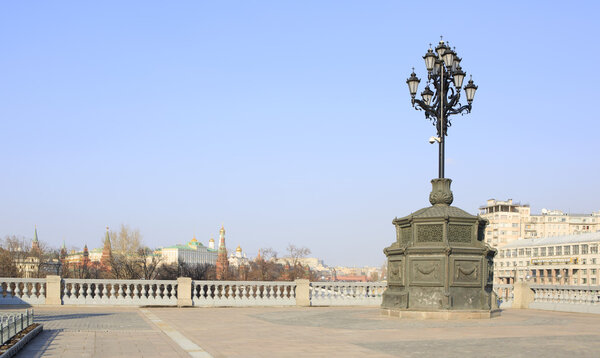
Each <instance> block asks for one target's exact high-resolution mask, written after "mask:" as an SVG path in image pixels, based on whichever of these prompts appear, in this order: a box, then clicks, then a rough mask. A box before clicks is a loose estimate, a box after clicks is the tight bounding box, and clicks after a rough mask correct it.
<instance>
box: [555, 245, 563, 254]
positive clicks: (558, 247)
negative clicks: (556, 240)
mask: <svg viewBox="0 0 600 358" xmlns="http://www.w3.org/2000/svg"><path fill="white" fill-rule="evenodd" d="M556 255H562V246H557V247H556Z"/></svg>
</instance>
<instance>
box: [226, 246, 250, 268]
mask: <svg viewBox="0 0 600 358" xmlns="http://www.w3.org/2000/svg"><path fill="white" fill-rule="evenodd" d="M228 260H229V265H231V266H233V267H240V266H246V265H248V263H249V262H250V260H249V259H248V257H247V256H246V254H245V253H244V252H243V251H242V247H241V246H240V245H238V247H237V248H236V249H235V253H232V254H231V255H229V259H228Z"/></svg>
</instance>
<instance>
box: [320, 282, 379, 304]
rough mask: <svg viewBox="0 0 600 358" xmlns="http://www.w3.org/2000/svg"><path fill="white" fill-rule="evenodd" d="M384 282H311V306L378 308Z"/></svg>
mask: <svg viewBox="0 0 600 358" xmlns="http://www.w3.org/2000/svg"><path fill="white" fill-rule="evenodd" d="M386 287H387V283H385V282H311V283H310V302H311V306H378V305H381V300H382V295H383V291H385V289H386Z"/></svg>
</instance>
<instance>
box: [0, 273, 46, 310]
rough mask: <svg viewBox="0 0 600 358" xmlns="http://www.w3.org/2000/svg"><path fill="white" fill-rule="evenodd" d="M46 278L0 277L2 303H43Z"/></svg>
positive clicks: (0, 298) (0, 300) (44, 300)
mask: <svg viewBox="0 0 600 358" xmlns="http://www.w3.org/2000/svg"><path fill="white" fill-rule="evenodd" d="M45 303H46V279H44V278H0V305H43V304H45Z"/></svg>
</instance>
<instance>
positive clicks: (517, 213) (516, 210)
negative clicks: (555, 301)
mask: <svg viewBox="0 0 600 358" xmlns="http://www.w3.org/2000/svg"><path fill="white" fill-rule="evenodd" d="M479 215H481V217H483V218H485V219H488V220H489V224H488V226H487V228H486V232H485V241H486V243H488V244H489V245H491V246H493V247H502V246H504V245H506V244H508V243H511V242H513V241H515V240H518V239H519V238H525V239H534V238H544V237H554V236H564V235H576V234H582V233H589V232H600V211H597V212H593V213H591V214H565V213H563V212H562V211H560V210H546V209H542V213H541V214H540V215H532V214H531V209H530V207H529V204H520V203H514V202H513V201H512V199H508V200H507V201H498V200H495V199H490V200H488V201H487V203H486V205H484V206H482V207H480V208H479Z"/></svg>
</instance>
